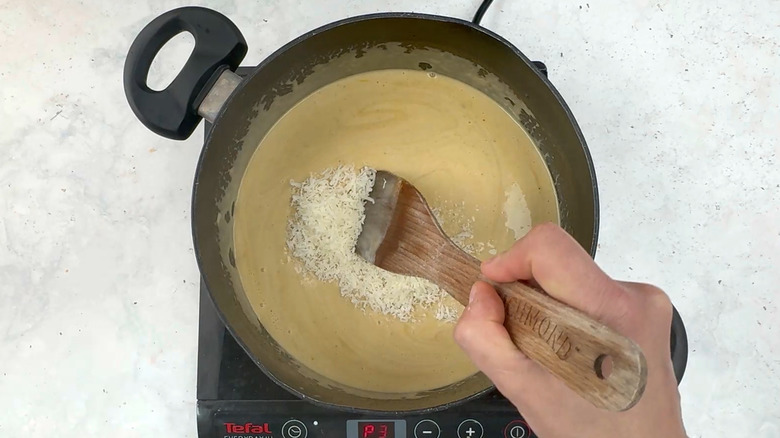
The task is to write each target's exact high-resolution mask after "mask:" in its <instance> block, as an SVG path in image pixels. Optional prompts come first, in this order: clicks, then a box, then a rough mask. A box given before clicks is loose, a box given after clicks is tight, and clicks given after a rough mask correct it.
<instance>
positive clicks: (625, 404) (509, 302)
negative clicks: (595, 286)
mask: <svg viewBox="0 0 780 438" xmlns="http://www.w3.org/2000/svg"><path fill="white" fill-rule="evenodd" d="M431 243H433V242H431ZM434 247H435V246H434ZM437 252H438V258H439V261H438V262H437V263H436V265H437V266H450V267H452V266H457V269H447V272H446V274H445V273H444V272H441V273H440V274H439V275H434V277H438V278H437V283H438V284H439V285H440V286H441V287H442V288H444V289H445V290H447V291H448V292H449V293H450V294H451V295H452V296H453V297H455V299H457V300H458V301H460V302H461V303H462V304H463V305H468V296H469V291H470V288H471V285H472V284H473V283H474V282H475V281H476V280H483V281H487V282H488V283H491V284H493V286H494V287H495V288H496V291H497V292H498V293H499V296H501V298H502V300H503V301H504V307H505V309H506V317H505V321H504V326H505V327H506V329H507V331H508V332H509V336H510V337H511V338H512V342H514V344H515V345H516V346H517V348H519V349H520V351H522V352H523V353H524V354H525V355H526V356H528V357H529V358H531V359H532V360H534V361H535V362H537V363H538V364H540V365H541V366H543V367H544V368H545V369H547V370H548V371H549V372H550V373H552V374H554V375H555V376H557V377H558V378H559V379H561V380H562V381H563V382H564V383H566V385H567V386H569V388H571V389H572V390H574V391H575V392H576V393H578V394H579V395H581V396H582V397H583V398H585V399H587V400H589V401H590V402H591V403H593V404H594V405H595V406H597V407H602V408H605V409H609V410H613V411H622V410H625V409H628V408H630V407H631V406H633V405H634V404H636V402H637V401H639V398H640V397H641V396H642V392H643V391H644V387H645V384H646V381H647V365H646V363H645V358H644V355H643V354H642V351H641V349H640V348H639V347H638V346H637V345H636V344H635V343H634V342H633V341H632V340H630V339H628V338H627V337H625V336H623V335H621V334H619V333H617V332H616V331H614V330H612V329H611V328H609V327H607V326H606V325H604V324H602V323H600V322H598V321H596V320H594V319H593V318H591V317H590V316H588V315H586V314H585V313H583V312H581V311H579V310H576V309H574V308H572V307H570V306H568V305H566V304H564V303H562V302H560V301H558V300H556V299H554V298H552V297H551V296H549V295H547V294H546V293H544V292H543V291H541V290H539V289H535V288H533V287H531V286H529V285H527V284H525V283H521V282H515V283H502V284H494V283H492V282H490V281H488V280H487V279H485V278H484V277H483V276H482V274H481V273H480V262H479V260H477V259H476V258H474V257H472V256H470V255H469V254H467V253H465V252H463V251H462V250H460V249H459V248H457V247H456V246H455V245H453V244H452V243H448V244H447V245H444V244H442V246H440V247H438V248H437ZM445 259H446V261H445ZM427 266H431V264H427ZM427 276H428V277H429V278H430V277H431V274H430V273H427Z"/></svg>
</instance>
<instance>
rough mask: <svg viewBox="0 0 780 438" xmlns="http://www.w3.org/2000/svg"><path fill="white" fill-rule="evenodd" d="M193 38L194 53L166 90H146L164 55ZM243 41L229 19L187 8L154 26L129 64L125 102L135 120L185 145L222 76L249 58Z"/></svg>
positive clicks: (167, 15) (145, 30) (143, 34)
mask: <svg viewBox="0 0 780 438" xmlns="http://www.w3.org/2000/svg"><path fill="white" fill-rule="evenodd" d="M183 31H186V32H189V33H191V34H192V36H194V37H195V48H194V49H193V51H192V54H191V55H190V58H189V59H188V60H187V63H186V64H184V67H183V68H182V70H181V72H179V74H178V76H176V79H174V80H173V82H171V84H170V85H168V87H167V88H166V89H164V90H161V91H155V90H152V89H151V88H149V87H148V86H147V85H146V79H147V76H148V75H149V67H150V66H151V65H152V60H154V57H155V56H157V53H158V52H159V51H160V49H161V48H162V47H163V46H164V45H165V43H167V42H168V41H170V39H171V38H173V37H174V36H176V35H178V34H179V33H181V32H183ZM246 51H247V45H246V40H244V36H243V35H241V32H240V31H239V30H238V28H237V27H236V25H235V24H233V22H232V21H230V19H228V18H227V17H225V16H224V15H222V14H220V13H219V12H216V11H213V10H211V9H206V8H200V7H185V8H179V9H174V10H172V11H168V12H166V13H164V14H162V15H160V16H159V17H157V18H155V19H154V20H152V22H151V23H149V24H148V25H147V26H146V27H144V28H143V30H142V31H141V33H139V34H138V36H137V37H136V38H135V41H133V44H132V45H131V46H130V51H129V52H128V54H127V60H126V61H125V72H124V84H125V96H127V101H128V102H129V103H130V107H131V108H132V109H133V112H134V113H135V115H136V117H138V119H139V120H140V121H141V123H143V124H144V125H146V127H147V128H149V129H151V130H152V131H154V132H155V133H157V134H159V135H162V136H163V137H168V138H172V139H175V140H184V139H185V138H187V137H189V136H190V134H192V131H194V130H195V127H196V126H197V125H198V122H200V119H201V117H200V116H199V115H198V105H199V104H200V101H202V100H203V97H204V96H205V94H206V92H207V91H208V89H209V88H210V86H211V85H212V84H213V82H214V81H216V78H217V76H218V75H219V73H221V72H222V71H224V69H226V68H229V69H231V70H235V69H236V68H237V67H238V64H239V63H240V62H241V60H242V59H244V55H246Z"/></svg>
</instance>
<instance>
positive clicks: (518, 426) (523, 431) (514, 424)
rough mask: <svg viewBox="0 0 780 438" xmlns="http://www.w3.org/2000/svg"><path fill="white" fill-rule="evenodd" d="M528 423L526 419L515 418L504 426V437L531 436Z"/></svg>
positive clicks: (518, 437)
mask: <svg viewBox="0 0 780 438" xmlns="http://www.w3.org/2000/svg"><path fill="white" fill-rule="evenodd" d="M530 436H531V433H530V432H529V429H528V425H527V424H525V422H524V421H521V420H514V421H511V422H509V424H507V425H506V427H505V428H504V438H530Z"/></svg>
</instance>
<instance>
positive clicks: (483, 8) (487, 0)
mask: <svg viewBox="0 0 780 438" xmlns="http://www.w3.org/2000/svg"><path fill="white" fill-rule="evenodd" d="M492 3H493V0H483V1H482V4H481V5H479V9H477V13H476V14H474V19H473V20H471V22H472V23H474V24H479V23H480V22H481V21H482V17H484V16H485V12H487V10H488V8H489V7H490V5H491V4H492Z"/></svg>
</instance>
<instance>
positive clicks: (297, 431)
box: [282, 420, 309, 438]
mask: <svg viewBox="0 0 780 438" xmlns="http://www.w3.org/2000/svg"><path fill="white" fill-rule="evenodd" d="M308 434H309V431H308V430H306V425H305V424H303V422H301V421H299V420H289V421H288V422H286V423H284V425H283V426H282V438H306V435H308Z"/></svg>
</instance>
